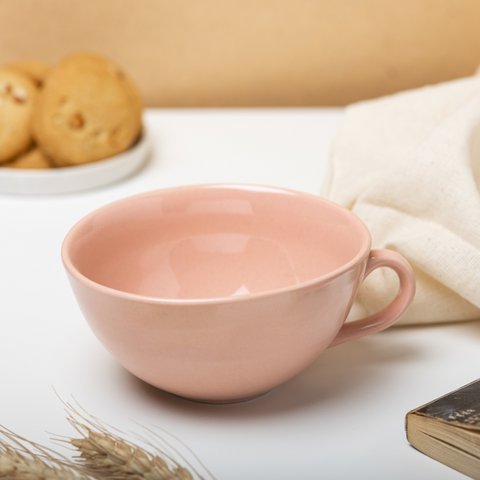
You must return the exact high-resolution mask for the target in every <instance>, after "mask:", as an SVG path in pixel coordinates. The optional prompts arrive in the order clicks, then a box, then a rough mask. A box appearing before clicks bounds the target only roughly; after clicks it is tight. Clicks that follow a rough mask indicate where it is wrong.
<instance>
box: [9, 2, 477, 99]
mask: <svg viewBox="0 0 480 480" xmlns="http://www.w3.org/2000/svg"><path fill="white" fill-rule="evenodd" d="M479 27H480V1H478V0H42V1H39V0H0V63H4V62H9V61H13V60H17V59H30V58H36V59H41V60H45V61H48V62H55V61H57V60H58V59H59V58H61V57H62V56H63V55H65V54H67V53H69V52H72V51H77V50H86V49H87V50H96V51H98V52H101V53H103V54H105V55H108V56H110V57H113V58H114V59H116V60H117V61H118V62H119V63H120V64H122V65H123V66H124V67H125V69H126V70H127V71H129V72H130V74H131V76H133V77H134V79H135V80H136V81H137V83H138V84H139V86H140V89H141V91H142V94H143V97H144V100H145V102H146V104H147V105H155V106H252V105H258V106H269V105H279V106H280V105H343V104H346V103H350V102H353V101H356V100H359V99H364V98H370V97H374V96H379V95H384V94H387V93H391V92H394V91H398V90H403V89H406V88H412V87H416V86H420V85H424V84H427V83H436V82H438V81H442V80H448V79H452V78H456V77H460V76H464V75H469V74H471V73H473V71H474V70H475V68H476V67H477V65H478V64H480V28H479Z"/></svg>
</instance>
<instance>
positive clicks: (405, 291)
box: [329, 250, 415, 348]
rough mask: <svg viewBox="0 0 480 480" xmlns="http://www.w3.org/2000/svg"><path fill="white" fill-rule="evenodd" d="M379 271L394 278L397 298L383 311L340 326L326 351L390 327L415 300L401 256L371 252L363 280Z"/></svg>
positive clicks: (412, 278) (409, 270) (410, 277)
mask: <svg viewBox="0 0 480 480" xmlns="http://www.w3.org/2000/svg"><path fill="white" fill-rule="evenodd" d="M379 267H389V268H391V269H392V270H393V271H395V273H396V274H397V275H398V278H399V279H400V288H399V289H398V293H397V296H396V297H395V298H394V300H393V301H392V303H390V305H388V306H387V307H385V308H384V309H383V310H380V311H379V312H377V313H374V314H373V315H370V316H368V317H366V318H363V319H361V320H356V321H354V322H348V323H344V324H343V326H342V328H341V329H340V331H339V332H338V334H337V336H336V337H335V338H334V340H333V342H332V343H331V344H330V346H329V348H330V347H334V346H335V345H339V344H341V343H345V342H348V341H350V340H354V339H356V338H360V337H364V336H365V335H370V334H371V333H377V332H380V331H381V330H384V329H386V328H388V327H390V326H391V325H393V324H394V323H395V322H396V321H397V320H398V319H399V318H400V317H401V316H402V315H403V314H404V313H405V311H406V310H407V308H408V307H409V306H410V304H411V303H412V300H413V297H414V296H415V276H414V274H413V270H412V267H411V266H410V264H409V263H408V262H407V261H406V260H405V259H404V258H403V257H402V256H401V255H399V254H398V253H396V252H393V251H391V250H372V251H371V252H370V255H369V257H368V261H367V266H366V268H365V274H364V276H363V280H365V278H367V276H368V275H369V274H370V273H371V272H372V271H373V270H375V269H376V268H379ZM363 280H362V281H363Z"/></svg>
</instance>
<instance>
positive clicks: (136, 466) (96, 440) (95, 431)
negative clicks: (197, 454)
mask: <svg viewBox="0 0 480 480" xmlns="http://www.w3.org/2000/svg"><path fill="white" fill-rule="evenodd" d="M65 406H66V411H67V420H68V421H69V422H70V424H71V425H72V426H73V427H74V428H75V430H76V431H77V432H78V434H79V438H70V439H60V438H57V441H63V442H67V443H70V444H71V445H72V446H73V447H75V448H76V449H77V451H78V452H79V453H80V455H79V457H76V460H77V463H78V465H81V466H82V468H83V469H84V471H85V472H86V473H88V474H90V475H93V476H96V477H101V478H104V479H109V480H193V479H194V477H193V475H192V473H190V471H189V470H187V469H186V468H184V467H182V466H181V465H180V464H179V463H178V462H177V461H176V460H175V459H174V458H173V457H172V456H171V455H169V454H167V453H166V451H165V450H160V449H159V448H158V447H157V446H155V445H154V444H153V443H152V442H151V441H149V440H148V439H146V438H144V437H141V436H139V435H137V438H138V439H140V440H141V441H142V442H143V443H146V444H148V446H149V447H150V448H151V449H152V450H153V451H154V453H151V452H149V451H146V450H144V449H142V448H141V447H140V446H138V445H137V444H135V443H133V442H131V441H127V440H125V438H124V437H125V434H124V433H123V432H119V433H120V434H122V436H119V435H116V434H114V433H112V430H116V429H114V428H113V427H110V426H107V425H106V424H105V423H104V422H101V421H100V420H98V419H97V418H95V417H93V416H91V415H88V414H81V413H79V412H78V411H77V410H76V409H75V408H73V407H72V405H70V404H68V403H65ZM107 427H108V428H107ZM143 429H144V430H145V431H146V432H149V433H151V434H152V435H153V436H154V437H155V439H156V440H159V441H162V442H164V443H166V442H165V441H164V440H163V439H162V437H160V436H159V435H157V434H155V433H153V432H152V431H151V430H149V429H147V428H144V427H143ZM117 431H118V430H117ZM167 445H168V444H167ZM192 453H193V452H192ZM176 454H177V455H179V456H180V457H181V455H180V454H179V453H178V452H176ZM182 458H183V457H182ZM183 460H185V459H183ZM197 460H198V459H197ZM185 462H186V463H187V464H188V462H187V461H186V460H185ZM200 463H201V462H200ZM188 465H189V467H190V468H191V469H192V471H193V472H194V474H195V475H196V478H198V479H199V480H204V479H203V478H202V477H201V476H200V475H199V473H198V472H197V471H196V470H195V469H194V468H193V467H192V466H191V465H190V464H188ZM202 466H203V465H202ZM203 467H204V466H203ZM204 468H205V467H204ZM207 471H208V470H207ZM208 473H209V475H210V477H211V478H212V479H213V480H215V479H214V477H213V476H212V475H211V474H210V472H208Z"/></svg>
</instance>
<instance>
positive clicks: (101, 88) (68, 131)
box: [33, 54, 142, 166]
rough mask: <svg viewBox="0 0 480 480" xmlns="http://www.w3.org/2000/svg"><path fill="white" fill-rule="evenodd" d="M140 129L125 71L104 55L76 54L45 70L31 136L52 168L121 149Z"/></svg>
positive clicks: (137, 101) (132, 89)
mask: <svg viewBox="0 0 480 480" xmlns="http://www.w3.org/2000/svg"><path fill="white" fill-rule="evenodd" d="M141 128H142V104H141V100H140V96H139V95H138V93H137V91H136V89H135V87H134V85H133V83H132V82H131V80H130V79H129V78H128V77H127V76H126V75H125V73H123V71H122V70H121V69H120V68H119V67H118V66H117V65H116V64H115V63H113V62H111V61H110V60H107V59H105V58H102V57H99V56H96V55H93V54H77V55H72V56H70V57H67V58H66V59H64V60H63V61H62V62H61V63H60V64H59V65H58V66H56V67H54V68H52V70H51V71H50V72H49V75H48V77H47V78H46V80H45V82H44V86H43V90H42V94H41V96H40V98H39V102H38V107H37V109H36V112H35V118H34V122H33V135H34V138H35V140H36V141H37V143H38V145H39V147H40V148H41V149H42V150H43V151H44V152H45V153H46V154H47V156H48V157H49V158H51V159H52V161H53V162H54V163H55V164H56V165H57V166H70V165H80V164H84V163H90V162H94V161H97V160H101V159H104V158H108V157H111V156H113V155H116V154H118V153H121V152H123V151H124V150H126V149H128V148H129V147H130V146H131V145H132V144H133V143H134V142H135V141H136V140H137V138H138V137H139V135H140V132H141Z"/></svg>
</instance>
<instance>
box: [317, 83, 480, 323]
mask: <svg viewBox="0 0 480 480" xmlns="http://www.w3.org/2000/svg"><path fill="white" fill-rule="evenodd" d="M479 188H480V77H479V76H474V77H469V78H465V79H461V80H456V81H451V82H446V83H443V84H439V85H435V86H429V87H424V88H421V89H417V90H411V91H407V92H402V93H398V94H395V95H391V96H388V97H383V98H380V99H375V100H370V101H366V102H361V103H358V104H354V105H351V106H349V107H348V108H347V109H346V114H345V117H344V120H343V123H342V125H341V127H340V130H339V132H338V134H337V137H336V139H335V142H334V145H333V148H332V153H331V158H330V164H329V171H328V172H327V175H326V178H325V181H324V184H323V187H322V191H321V195H322V196H324V197H326V198H328V199H330V200H333V201H334V202H336V203H339V204H340V205H343V206H344V207H346V208H348V209H350V210H351V211H352V212H353V213H355V214H356V215H357V216H358V217H360V218H361V219H362V220H363V221H364V222H365V224H366V225H367V226H368V228H369V229H370V232H371V234H372V247H373V248H388V249H390V250H394V251H396V252H398V253H400V254H401V255H403V256H404V257H405V258H406V259H407V260H408V261H409V262H410V264H411V265H412V267H413V270H414V272H415V276H416V280H417V293H416V296H415V300H414V302H413V303H412V305H411V307H410V308H409V310H408V311H407V313H406V314H405V315H404V317H403V318H402V319H401V320H400V322H398V324H412V323H433V322H445V321H459V320H469V319H480V194H479ZM397 289H398V280H397V278H396V275H395V274H394V273H393V272H392V271H391V270H389V269H386V268H381V269H378V270H376V271H375V272H373V273H372V274H371V275H370V276H369V277H368V278H367V279H366V280H365V282H364V284H363V285H362V286H361V288H360V291H359V294H358V296H357V301H356V308H355V309H354V310H353V311H354V312H355V313H354V316H355V317H357V318H358V317H361V316H365V315H368V314H371V313H374V312H376V311H378V310H380V309H381V308H382V307H383V306H385V305H386V304H387V303H389V302H390V301H391V299H392V298H393V297H394V296H395V294H396V291H397Z"/></svg>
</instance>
